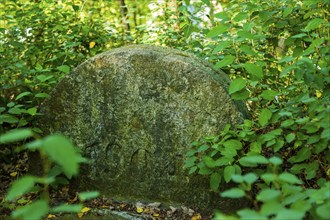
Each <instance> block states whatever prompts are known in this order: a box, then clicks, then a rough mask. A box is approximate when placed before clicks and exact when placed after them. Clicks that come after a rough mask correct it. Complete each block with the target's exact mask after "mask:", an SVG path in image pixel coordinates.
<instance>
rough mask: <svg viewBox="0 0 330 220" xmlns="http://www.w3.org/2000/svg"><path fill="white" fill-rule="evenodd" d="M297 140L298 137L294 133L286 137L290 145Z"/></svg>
mask: <svg viewBox="0 0 330 220" xmlns="http://www.w3.org/2000/svg"><path fill="white" fill-rule="evenodd" d="M295 139H296V135H295V134H294V133H290V134H288V135H286V136H285V140H286V141H287V142H288V143H291V142H292V141H294V140H295Z"/></svg>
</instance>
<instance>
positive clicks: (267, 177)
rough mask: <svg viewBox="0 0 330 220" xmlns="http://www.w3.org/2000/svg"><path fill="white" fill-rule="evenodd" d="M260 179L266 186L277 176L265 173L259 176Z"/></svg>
mask: <svg viewBox="0 0 330 220" xmlns="http://www.w3.org/2000/svg"><path fill="white" fill-rule="evenodd" d="M260 177H261V179H263V180H264V181H265V182H266V183H267V184H269V183H271V182H273V181H275V180H276V179H277V176H276V175H275V174H273V173H265V174H262V175H261V176H260Z"/></svg>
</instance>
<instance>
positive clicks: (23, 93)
mask: <svg viewBox="0 0 330 220" xmlns="http://www.w3.org/2000/svg"><path fill="white" fill-rule="evenodd" d="M30 94H31V92H22V93H21V94H19V95H18V96H17V97H16V99H15V100H19V99H21V98H23V97H24V96H27V95H30Z"/></svg>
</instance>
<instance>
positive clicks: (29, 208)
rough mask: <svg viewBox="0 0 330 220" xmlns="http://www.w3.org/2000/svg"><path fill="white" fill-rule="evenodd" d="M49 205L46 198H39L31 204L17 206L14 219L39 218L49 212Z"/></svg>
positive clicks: (34, 219) (29, 219) (13, 214)
mask: <svg viewBox="0 0 330 220" xmlns="http://www.w3.org/2000/svg"><path fill="white" fill-rule="evenodd" d="M48 210H49V207H48V203H47V201H45V200H38V201H35V202H32V203H31V204H29V205H26V206H23V207H20V208H17V209H16V210H15V211H14V212H13V213H12V217H13V218H14V219H24V220H32V219H33V220H38V219H42V218H43V217H44V216H45V215H46V214H47V213H48Z"/></svg>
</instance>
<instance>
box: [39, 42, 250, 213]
mask: <svg viewBox="0 0 330 220" xmlns="http://www.w3.org/2000/svg"><path fill="white" fill-rule="evenodd" d="M227 87H228V79H227V77H226V75H225V74H224V73H223V72H216V71H214V70H213V69H212V68H211V67H210V65H208V64H207V63H204V62H203V61H201V60H200V59H198V58H196V57H195V56H193V55H191V54H188V53H185V52H182V51H179V50H174V49H168V48H163V47H158V46H151V45H149V46H148V45H144V46H142V45H136V46H128V47H123V48H118V49H114V50H111V51H108V52H105V53H102V54H99V55H97V56H95V57H93V58H91V59H89V60H88V61H86V62H84V63H83V64H81V65H79V66H78V67H77V68H75V69H74V70H73V71H72V72H71V74H69V75H68V76H66V77H65V78H64V79H63V80H62V81H61V82H60V83H59V84H58V85H57V86H56V88H55V89H54V90H53V92H52V93H51V98H50V99H49V100H48V101H47V102H46V103H45V104H44V105H43V109H42V113H43V114H44V115H43V116H42V118H41V119H40V121H39V125H40V127H41V128H42V129H43V130H45V131H46V133H52V132H61V133H63V134H65V135H67V136H69V137H70V138H71V139H72V140H73V142H74V143H75V144H76V145H77V146H78V147H79V148H80V149H82V152H83V154H84V155H85V157H87V158H89V159H90V162H91V163H90V164H89V165H87V166H86V167H84V169H83V170H82V171H81V172H80V176H79V180H78V184H79V187H80V188H84V189H90V190H94V189H96V190H99V191H100V192H102V193H104V194H105V195H107V196H114V197H117V198H123V199H140V200H147V201H148V200H149V201H161V202H172V203H179V204H183V205H186V206H191V207H198V208H202V209H207V208H212V207H218V208H222V209H224V211H229V210H233V208H235V206H237V201H236V200H235V201H234V203H233V202H228V200H224V199H220V198H219V196H218V195H217V194H215V193H213V192H210V190H209V189H210V187H209V180H208V179H207V178H203V177H201V176H188V174H187V171H186V170H183V168H182V166H183V163H184V155H185V153H186V152H187V150H188V149H189V147H190V144H191V142H193V141H194V140H197V139H199V138H200V137H202V136H206V135H214V134H217V133H218V132H219V131H220V130H221V129H222V128H223V127H224V126H225V125H226V124H227V123H231V124H235V123H237V122H241V121H242V119H243V115H242V113H241V111H240V109H244V108H243V107H242V106H240V107H238V106H237V104H235V103H234V102H233V101H232V100H231V99H230V97H229V95H228V93H227V91H226V88H227ZM233 204H235V205H234V207H233Z"/></svg>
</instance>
